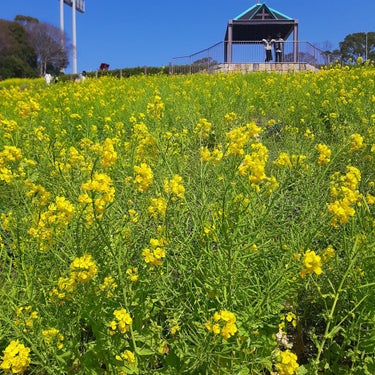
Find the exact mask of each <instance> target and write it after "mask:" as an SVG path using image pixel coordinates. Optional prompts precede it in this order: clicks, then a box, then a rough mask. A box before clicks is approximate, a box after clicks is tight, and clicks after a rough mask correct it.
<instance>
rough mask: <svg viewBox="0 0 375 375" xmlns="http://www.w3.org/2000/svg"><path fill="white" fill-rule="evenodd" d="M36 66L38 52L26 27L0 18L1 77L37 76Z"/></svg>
mask: <svg viewBox="0 0 375 375" xmlns="http://www.w3.org/2000/svg"><path fill="white" fill-rule="evenodd" d="M36 68H37V59H36V54H35V52H34V49H33V47H32V46H31V45H30V43H29V40H28V36H27V33H26V30H25V29H24V27H23V26H22V25H20V24H18V23H17V22H11V21H6V20H0V79H6V78H13V77H19V78H23V77H36V76H37V69H36Z"/></svg>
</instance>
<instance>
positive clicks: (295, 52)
mask: <svg viewBox="0 0 375 375" xmlns="http://www.w3.org/2000/svg"><path fill="white" fill-rule="evenodd" d="M298 56H299V46H298V20H294V29H293V60H294V62H295V63H297V62H299V61H298V60H299V58H298Z"/></svg>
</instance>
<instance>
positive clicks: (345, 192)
mask: <svg viewBox="0 0 375 375" xmlns="http://www.w3.org/2000/svg"><path fill="white" fill-rule="evenodd" d="M346 169H347V172H346V174H345V175H344V176H340V174H338V173H335V174H334V175H333V176H332V182H331V198H332V203H330V204H329V205H328V211H329V212H330V213H332V214H333V215H334V216H333V218H332V221H331V223H332V225H333V226H334V227H338V225H339V224H346V223H347V222H348V221H349V218H350V217H353V216H354V214H355V209H354V206H355V204H358V203H359V201H360V200H361V197H362V195H361V194H360V193H359V191H358V187H359V182H360V181H361V172H360V171H359V169H358V168H355V167H352V166H348V167H347V168H346Z"/></svg>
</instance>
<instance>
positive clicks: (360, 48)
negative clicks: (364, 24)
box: [339, 32, 375, 62]
mask: <svg viewBox="0 0 375 375" xmlns="http://www.w3.org/2000/svg"><path fill="white" fill-rule="evenodd" d="M339 46H340V53H341V56H342V59H343V61H344V62H350V61H351V60H352V61H356V60H357V58H358V57H362V58H363V60H366V59H367V60H375V32H368V33H363V32H361V33H354V34H349V35H347V36H346V37H345V39H344V41H343V42H340V43H339Z"/></svg>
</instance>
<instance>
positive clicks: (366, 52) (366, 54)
mask: <svg viewBox="0 0 375 375" xmlns="http://www.w3.org/2000/svg"><path fill="white" fill-rule="evenodd" d="M367 34H368V32H367V31H366V33H365V35H366V50H365V61H367V57H368V35H367Z"/></svg>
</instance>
